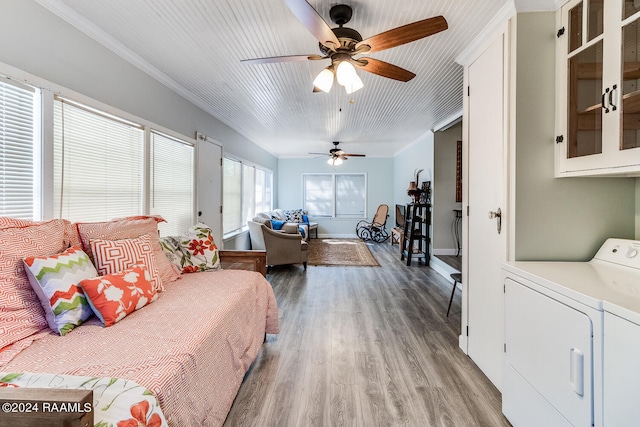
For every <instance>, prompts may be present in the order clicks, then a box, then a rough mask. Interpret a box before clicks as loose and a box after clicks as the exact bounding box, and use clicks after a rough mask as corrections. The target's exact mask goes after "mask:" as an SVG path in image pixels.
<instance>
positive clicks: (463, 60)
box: [456, 0, 567, 66]
mask: <svg viewBox="0 0 640 427" xmlns="http://www.w3.org/2000/svg"><path fill="white" fill-rule="evenodd" d="M566 1H567V0H509V1H507V3H505V5H504V6H503V7H502V9H500V10H499V11H498V13H497V14H496V15H495V16H494V17H493V19H492V20H491V21H489V23H487V25H486V26H485V27H484V28H483V30H482V31H481V32H480V34H479V35H478V36H477V37H476V38H475V39H474V40H473V41H472V42H471V44H469V46H467V48H466V49H465V50H464V51H463V52H462V53H461V54H460V55H458V56H457V57H456V62H457V63H458V64H460V65H462V66H465V65H469V63H470V62H471V61H472V60H473V59H474V58H475V57H476V54H477V52H478V51H479V50H480V49H481V48H482V47H483V46H484V45H485V44H486V43H487V42H489V41H490V39H491V38H492V37H494V36H495V35H496V34H497V33H498V32H499V31H501V29H502V28H503V27H504V26H505V25H506V24H507V22H508V21H509V19H511V18H512V17H513V16H514V15H515V14H516V13H519V12H553V11H556V10H558V9H559V8H560V7H561V6H562V5H563V4H564V3H566Z"/></svg>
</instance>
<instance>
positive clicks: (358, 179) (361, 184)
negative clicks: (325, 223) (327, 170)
mask: <svg viewBox="0 0 640 427" xmlns="http://www.w3.org/2000/svg"><path fill="white" fill-rule="evenodd" d="M365 196H366V179H365V176H364V175H360V174H349V175H336V217H337V218H363V217H364V216H365V215H364V211H365V203H366V197H365Z"/></svg>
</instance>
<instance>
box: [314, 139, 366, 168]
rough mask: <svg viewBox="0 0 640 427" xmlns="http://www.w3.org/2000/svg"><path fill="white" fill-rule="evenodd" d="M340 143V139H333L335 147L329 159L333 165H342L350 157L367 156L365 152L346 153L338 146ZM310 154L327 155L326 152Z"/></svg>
mask: <svg viewBox="0 0 640 427" xmlns="http://www.w3.org/2000/svg"><path fill="white" fill-rule="evenodd" d="M338 144H340V141H333V145H334V148H332V149H331V150H329V159H328V160H327V163H328V164H330V165H332V166H338V165H341V164H342V162H343V161H344V160H348V159H349V157H366V155H365V154H349V153H345V152H344V151H342V149H340V148H338ZM309 154H316V155H319V156H324V155H326V154H325V153H309Z"/></svg>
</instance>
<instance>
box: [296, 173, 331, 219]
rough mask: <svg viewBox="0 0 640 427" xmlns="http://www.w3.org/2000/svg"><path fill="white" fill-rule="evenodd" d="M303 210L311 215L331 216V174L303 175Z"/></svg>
mask: <svg viewBox="0 0 640 427" xmlns="http://www.w3.org/2000/svg"><path fill="white" fill-rule="evenodd" d="M303 181H304V187H303V191H304V210H306V211H307V212H309V215H311V216H323V217H331V216H333V176H332V175H303Z"/></svg>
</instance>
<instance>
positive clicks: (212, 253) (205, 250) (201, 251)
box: [180, 222, 221, 273]
mask: <svg viewBox="0 0 640 427" xmlns="http://www.w3.org/2000/svg"><path fill="white" fill-rule="evenodd" d="M180 250H181V251H182V254H183V258H182V272H183V273H195V272H198V271H207V270H219V269H220V268H221V265H220V255H219V252H218V246H216V243H215V242H214V240H213V230H211V227H209V226H207V225H206V224H203V223H201V222H199V223H197V224H196V225H194V226H193V227H191V228H189V229H188V230H187V231H186V232H185V233H183V234H182V236H180Z"/></svg>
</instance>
